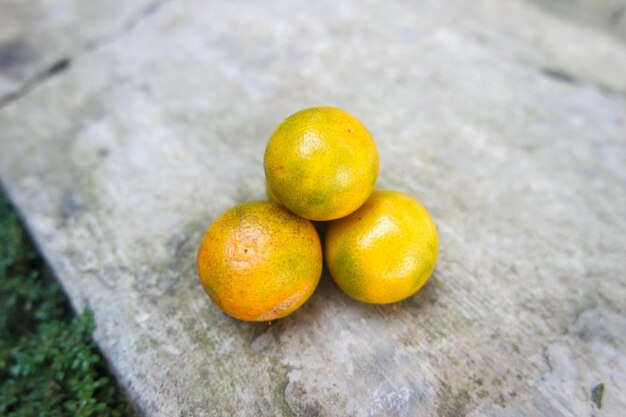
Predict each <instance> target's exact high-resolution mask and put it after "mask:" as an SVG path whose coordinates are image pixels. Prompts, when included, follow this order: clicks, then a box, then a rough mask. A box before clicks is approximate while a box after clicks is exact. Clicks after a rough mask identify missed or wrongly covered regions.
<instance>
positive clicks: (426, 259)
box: [198, 107, 439, 321]
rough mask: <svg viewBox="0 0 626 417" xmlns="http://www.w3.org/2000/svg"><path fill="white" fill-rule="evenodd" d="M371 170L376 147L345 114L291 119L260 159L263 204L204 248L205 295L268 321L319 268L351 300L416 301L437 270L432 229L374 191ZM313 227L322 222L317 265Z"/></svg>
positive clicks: (246, 316) (233, 219) (318, 112)
mask: <svg viewBox="0 0 626 417" xmlns="http://www.w3.org/2000/svg"><path fill="white" fill-rule="evenodd" d="M378 171H379V159H378V151H377V149H376V144H375V143H374V139H373V138H372V136H371V135H370V133H369V132H368V131H367V129H366V128H365V126H363V125H362V124H361V123H360V122H359V121H358V120H357V119H355V118H354V117H353V116H351V115H350V114H348V113H346V112H345V111H343V110H340V109H337V108H334V107H315V108H310V109H306V110H302V111H300V112H297V113H295V114H293V115H291V116H289V117H288V118H287V119H286V120H285V121H283V122H282V123H281V124H280V125H279V126H278V128H277V129H276V130H275V131H274V133H273V134H272V137H271V138H270V140H269V143H268V144H267V148H266V151H265V176H266V188H267V190H266V191H267V195H268V197H269V200H270V201H253V202H248V203H244V204H240V205H238V206H235V207H233V208H231V209H230V210H227V211H226V212H225V213H224V214H222V215H221V216H220V217H219V218H217V220H215V222H214V223H213V224H212V225H211V226H210V227H209V229H208V230H207V232H206V234H205V236H204V238H203V240H202V243H201V245H200V249H199V251H198V273H199V275H200V282H201V283H202V286H203V287H204V289H205V291H206V292H207V294H208V295H209V296H210V297H211V299H212V300H213V301H214V302H215V303H216V304H217V305H218V306H220V307H221V308H222V309H223V310H224V311H225V312H226V313H228V314H229V315H231V316H233V317H236V318H238V319H241V320H249V321H270V320H275V319H278V318H281V317H284V316H286V315H288V314H290V313H292V312H293V311H295V310H296V309H298V308H299V307H300V306H301V305H302V304H304V302H305V301H306V300H307V299H308V298H309V297H310V296H311V294H312V293H313V291H314V290H315V287H316V286H317V284H318V282H319V279H320V276H321V274H322V264H323V259H324V260H325V261H326V266H327V268H328V271H329V273H330V275H331V276H332V277H333V279H334V280H335V282H336V283H337V285H338V286H339V287H340V288H341V289H342V290H343V291H344V292H346V293H347V294H348V295H350V296H351V297H353V298H355V299H357V300H360V301H364V302H368V303H376V304H386V303H393V302H396V301H400V300H402V299H404V298H407V297H409V296H411V295H413V294H414V293H415V292H417V291H418V290H419V289H420V288H421V287H422V285H424V283H425V282H426V280H427V279H428V277H429V276H430V274H431V273H432V271H433V269H434V268H435V262H436V261H437V254H438V250H439V243H438V236H437V229H436V227H435V223H434V222H433V219H432V217H431V216H430V214H429V213H428V211H427V210H426V209H425V208H424V207H423V206H422V205H421V204H420V203H419V202H417V201H416V200H414V199H413V198H411V197H409V196H407V195H405V194H402V193H400V192H395V191H374V187H375V185H376V180H377V178H378ZM311 221H316V222H324V223H322V224H321V227H323V228H324V229H325V235H324V239H323V254H324V256H322V243H321V241H320V237H319V235H318V233H317V230H316V228H315V226H314V225H313V223H312V222H311Z"/></svg>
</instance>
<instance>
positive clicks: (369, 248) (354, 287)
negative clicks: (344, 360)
mask: <svg viewBox="0 0 626 417" xmlns="http://www.w3.org/2000/svg"><path fill="white" fill-rule="evenodd" d="M438 252H439V238H438V235H437V228H436V227H435V223H434V221H433V219H432V217H431V216H430V214H429V213H428V211H427V210H426V209H425V208H424V207H423V206H422V205H421V204H420V203H419V202H417V201H416V200H414V199H413V198H411V197H409V196H407V195H405V194H402V193H399V192H395V191H374V193H373V194H372V195H371V196H370V198H369V199H368V200H367V201H366V202H365V204H363V205H362V206H361V207H360V208H359V209H358V210H356V211H355V212H354V213H352V214H350V215H349V216H347V217H344V218H342V219H339V220H335V221H333V222H330V225H329V226H328V229H327V231H326V236H325V240H324V255H325V257H326V265H327V266H328V270H329V272H330V275H331V276H332V277H333V279H334V280H335V282H336V283H337V285H338V286H339V287H340V288H341V289H342V290H343V291H344V292H346V293H347V294H348V295H350V296H351V297H353V298H356V299H357V300H360V301H364V302H368V303H375V304H386V303H393V302H396V301H400V300H402V299H404V298H407V297H409V296H411V295H412V294H414V293H415V292H416V291H417V290H419V289H420V288H421V287H422V285H424V283H426V281H427V280H428V277H429V276H430V274H431V273H432V271H433V270H434V268H435V263H436V261H437V255H438Z"/></svg>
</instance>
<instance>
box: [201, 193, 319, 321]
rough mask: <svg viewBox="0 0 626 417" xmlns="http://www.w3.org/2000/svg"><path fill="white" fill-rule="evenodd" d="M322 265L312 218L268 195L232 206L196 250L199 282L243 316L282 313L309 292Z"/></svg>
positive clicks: (296, 305) (222, 304)
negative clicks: (307, 218) (282, 204)
mask: <svg viewBox="0 0 626 417" xmlns="http://www.w3.org/2000/svg"><path fill="white" fill-rule="evenodd" d="M321 271H322V250H321V244H320V240H319V237H318V235H317V232H316V231H315V228H314V227H313V225H312V224H311V222H310V221H308V220H306V219H303V218H301V217H298V216H296V215H295V214H293V213H291V212H290V211H288V210H286V209H285V208H284V207H282V206H279V205H277V204H274V203H271V202H267V201H253V202H249V203H244V204H241V205H238V206H235V207H233V208H231V209H230V210H228V211H226V212H225V213H224V214H222V215H221V216H220V217H219V218H218V219H217V220H215V222H214V223H213V224H212V225H211V226H210V227H209V229H208V230H207V232H206V234H205V236H204V238H203V240H202V243H201V245H200V249H199V251H198V274H199V276H200V282H201V283H202V286H203V287H204V290H205V291H206V293H207V294H208V295H209V297H211V299H212V300H213V301H214V302H215V303H216V304H217V305H218V306H220V307H221V308H222V309H223V310H224V311H225V312H226V313H228V314H229V315H231V316H233V317H236V318H238V319H241V320H248V321H269V320H275V319H278V318H281V317H284V316H286V315H288V314H290V313H292V312H293V311H295V310H296V309H297V308H299V307H300V306H301V305H302V304H304V302H305V301H306V300H307V299H308V298H309V297H310V296H311V294H312V293H313V291H314V290H315V287H316V286H317V283H318V282H319V279H320V275H321Z"/></svg>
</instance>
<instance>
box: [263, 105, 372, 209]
mask: <svg viewBox="0 0 626 417" xmlns="http://www.w3.org/2000/svg"><path fill="white" fill-rule="evenodd" d="M264 164H265V177H266V179H267V182H268V185H269V187H268V189H270V190H271V191H272V192H273V194H274V196H275V197H276V199H277V200H278V201H280V202H281V203H282V204H283V205H284V206H285V207H287V208H288V209H289V210H291V211H293V212H294V213H296V214H298V215H299V216H302V217H305V218H307V219H311V220H332V219H338V218H340V217H343V216H346V215H348V214H350V213H352V212H353V211H354V210H356V209H357V208H359V207H360V206H361V204H363V203H364V202H365V200H367V198H368V197H369V196H370V194H371V193H372V191H373V190H374V187H375V185H376V180H377V178H378V170H379V160H378V150H377V149H376V144H375V142H374V139H373V138H372V136H371V135H370V133H369V132H368V131H367V129H366V128H365V126H363V125H362V124H361V122H359V121H358V120H357V119H356V118H354V117H353V116H351V115H350V114H348V113H347V112H345V111H343V110H341V109H338V108H334V107H313V108H310V109H306V110H302V111H299V112H297V113H295V114H292V115H291V116H289V117H288V118H287V119H285V121H283V122H282V123H281V124H280V125H279V126H278V128H276V130H275V131H274V133H273V134H272V137H271V138H270V140H269V143H268V144H267V148H266V150H265V161H264Z"/></svg>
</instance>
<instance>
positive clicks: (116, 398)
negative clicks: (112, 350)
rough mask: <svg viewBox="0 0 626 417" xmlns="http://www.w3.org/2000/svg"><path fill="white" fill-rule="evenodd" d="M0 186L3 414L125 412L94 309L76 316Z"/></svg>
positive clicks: (0, 410)
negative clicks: (46, 274)
mask: <svg viewBox="0 0 626 417" xmlns="http://www.w3.org/2000/svg"><path fill="white" fill-rule="evenodd" d="M42 271H43V264H42V262H41V259H40V257H39V256H38V255H37V253H36V252H35V250H34V248H33V245H32V244H31V242H30V241H29V240H28V238H27V235H26V233H25V231H24V228H23V227H22V225H21V224H20V222H19V219H18V217H17V215H16V214H15V212H14V211H13V209H12V208H11V207H10V205H9V203H8V202H7V200H6V199H5V197H4V195H2V194H1V193H0V415H2V416H6V417H22V416H24V417H26V416H80V417H88V416H104V417H107V416H123V415H128V414H130V408H129V407H128V405H127V403H126V401H125V399H124V398H123V396H122V395H121V394H120V392H119V391H118V389H117V387H116V385H115V383H114V381H113V380H112V378H111V377H110V376H109V375H108V372H107V368H106V363H105V361H104V360H103V358H102V357H101V356H100V354H99V352H98V349H97V346H96V345H95V342H94V341H93V339H92V337H91V335H92V332H93V330H94V323H93V320H92V316H91V314H90V313H89V312H88V311H85V312H83V313H82V314H80V315H78V316H73V314H72V311H71V309H70V308H69V305H68V303H67V301H66V299H65V296H64V295H63V293H62V291H61V289H60V288H59V286H58V284H56V283H54V282H46V281H45V280H44V279H43V278H42Z"/></svg>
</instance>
